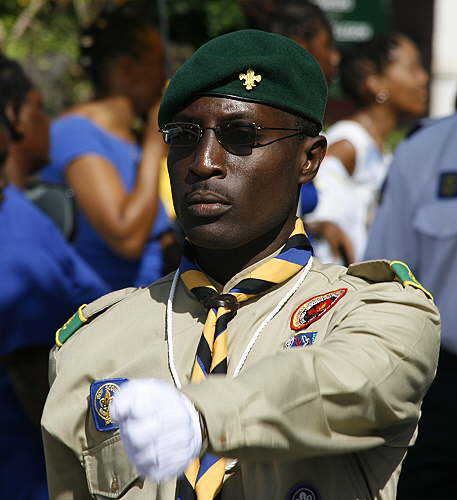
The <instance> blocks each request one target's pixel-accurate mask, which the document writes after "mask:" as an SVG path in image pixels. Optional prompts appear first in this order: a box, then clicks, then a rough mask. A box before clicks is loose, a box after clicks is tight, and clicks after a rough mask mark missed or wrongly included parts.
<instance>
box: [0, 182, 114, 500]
mask: <svg viewBox="0 0 457 500" xmlns="http://www.w3.org/2000/svg"><path fill="white" fill-rule="evenodd" d="M4 195H5V197H4V200H3V201H2V202H0V276H1V279H0V356H2V355H7V354H10V353H12V352H14V351H17V350H19V349H22V348H26V347H30V346H47V345H48V346H49V347H51V346H52V344H53V343H54V332H55V331H56V329H57V328H58V327H60V326H61V325H62V324H63V322H65V321H66V320H67V319H68V317H69V316H71V314H73V313H74V311H75V310H76V309H77V308H78V307H79V306H80V305H81V304H83V303H85V302H89V301H92V300H94V299H95V298H97V297H99V296H100V295H103V294H104V293H106V292H107V291H108V289H107V286H106V285H105V284H104V283H103V282H102V281H101V279H100V278H99V277H98V276H97V275H96V274H95V273H94V272H93V271H92V269H91V268H90V267H89V266H88V265H87V264H85V263H84V261H83V260H82V259H81V258H80V257H79V256H78V255H77V253H76V252H75V251H74V250H73V249H72V248H71V247H70V246H69V245H68V244H67V243H66V241H65V240H64V238H63V236H62V235H61V233H60V231H59V230H58V229H57V227H55V226H54V224H53V223H52V222H51V220H49V219H48V218H47V217H46V216H45V215H43V214H42V213H41V212H40V211H39V210H38V209H37V208H36V207H35V206H33V205H32V203H31V202H29V201H28V200H27V199H25V198H24V196H23V195H22V194H21V193H20V192H19V191H18V190H17V189H16V188H14V187H13V186H8V187H7V188H6V189H5V191H4ZM0 401H1V411H0V498H2V499H3V498H5V499H6V498H14V499H15V500H45V499H47V497H48V496H47V487H46V474H45V467H44V457H43V450H42V445H41V436H40V433H39V431H38V429H35V427H33V425H32V423H31V422H30V420H29V419H28V417H27V416H26V414H25V413H24V411H23V409H22V408H21V406H20V404H19V401H18V400H17V398H16V395H15V393H14V392H13V389H12V386H11V383H10V380H9V378H8V377H7V374H6V372H5V371H4V370H3V369H2V368H0Z"/></svg>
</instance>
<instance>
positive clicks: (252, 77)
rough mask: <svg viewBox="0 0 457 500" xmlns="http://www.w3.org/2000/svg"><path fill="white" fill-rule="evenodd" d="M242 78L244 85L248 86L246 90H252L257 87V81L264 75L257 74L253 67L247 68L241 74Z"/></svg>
mask: <svg viewBox="0 0 457 500" xmlns="http://www.w3.org/2000/svg"><path fill="white" fill-rule="evenodd" d="M239 78H240V80H244V82H243V85H244V86H245V87H246V90H252V89H253V88H254V87H256V84H255V82H257V83H258V82H260V80H262V77H261V76H260V75H256V74H255V73H254V70H253V69H252V68H249V69H247V70H246V73H240V74H239Z"/></svg>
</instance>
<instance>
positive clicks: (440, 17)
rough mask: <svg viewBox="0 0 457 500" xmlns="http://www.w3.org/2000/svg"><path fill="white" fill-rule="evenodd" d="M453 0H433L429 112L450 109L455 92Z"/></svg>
mask: <svg viewBox="0 0 457 500" xmlns="http://www.w3.org/2000/svg"><path fill="white" fill-rule="evenodd" d="M456 21H457V0H435V12H434V25H433V49H432V80H431V89H430V90H431V96H430V115H431V116H445V115H448V114H450V113H452V112H453V111H454V109H455V108H454V102H455V98H456V94H457V23H456Z"/></svg>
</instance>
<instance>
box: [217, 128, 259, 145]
mask: <svg viewBox="0 0 457 500" xmlns="http://www.w3.org/2000/svg"><path fill="white" fill-rule="evenodd" d="M218 135H219V137H218V139H219V141H220V142H221V143H222V144H224V145H226V146H247V147H251V148H252V147H253V146H254V145H255V143H256V139H257V130H256V128H255V125H254V124H253V123H246V122H229V123H225V124H224V125H221V126H220V127H219V130H218Z"/></svg>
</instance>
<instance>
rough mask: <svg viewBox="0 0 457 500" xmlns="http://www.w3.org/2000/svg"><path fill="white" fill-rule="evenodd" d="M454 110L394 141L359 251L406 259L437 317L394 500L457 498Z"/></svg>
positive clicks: (456, 142)
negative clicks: (436, 343)
mask: <svg viewBox="0 0 457 500" xmlns="http://www.w3.org/2000/svg"><path fill="white" fill-rule="evenodd" d="M456 154H457V114H454V115H452V116H449V117H445V118H441V119H439V120H427V121H426V122H425V123H424V124H423V127H422V128H420V129H419V130H418V131H416V132H415V133H414V134H413V135H412V136H411V137H410V138H408V139H407V140H406V141H405V142H404V143H403V144H401V145H400V146H399V147H398V149H397V151H396V153H395V157H394V159H393V162H392V166H391V167H390V169H389V176H388V179H387V184H386V189H385V191H384V196H383V202H382V205H381V207H380V209H379V211H378V215H377V217H376V219H375V221H374V224H373V228H372V231H371V233H370V238H369V241H368V246H367V250H366V255H367V256H368V258H378V257H379V256H381V255H382V256H384V257H387V258H392V256H393V255H395V256H396V257H397V258H400V259H405V260H407V262H408V263H409V264H410V265H411V268H412V270H413V271H414V274H415V275H416V276H417V277H418V279H420V280H421V282H423V283H424V285H425V286H427V288H429V289H430V291H431V292H432V293H433V295H434V297H435V300H436V304H437V306H438V307H439V309H440V312H441V318H442V323H443V335H442V339H441V351H440V361H439V364H438V371H437V374H436V378H435V381H434V382H433V385H432V387H431V389H430V391H429V393H428V394H427V397H426V398H425V401H424V413H423V416H422V418H421V421H420V424H419V437H418V440H417V446H416V447H415V448H414V449H413V450H412V452H411V454H410V455H409V456H408V458H407V460H406V461H405V464H404V467H403V474H402V477H401V479H400V483H399V495H398V498H399V500H409V499H415V498H439V499H441V500H448V499H449V500H450V499H454V498H457V482H456V480H455V470H456V465H457V460H456V455H455V448H456V444H457V431H456V429H455V425H454V421H455V418H454V417H457V400H456V398H455V397H454V395H453V394H454V391H455V384H456V380H457V335H456V325H457V308H456V304H455V302H456V300H455V281H454V280H455V278H456V277H457V258H456V255H457V226H456V223H455V217H456V214H457V167H456Z"/></svg>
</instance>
